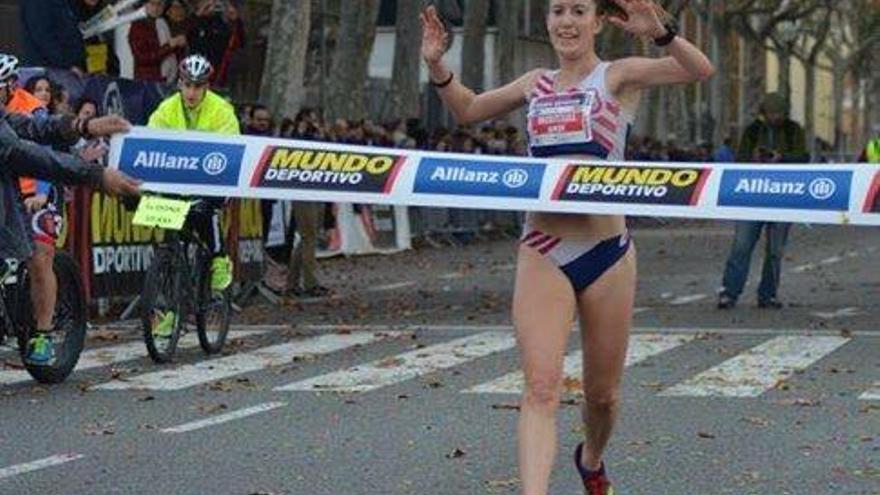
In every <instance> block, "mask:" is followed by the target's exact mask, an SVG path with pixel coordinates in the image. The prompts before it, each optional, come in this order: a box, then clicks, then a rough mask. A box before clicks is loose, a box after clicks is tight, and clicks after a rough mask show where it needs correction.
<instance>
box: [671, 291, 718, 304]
mask: <svg viewBox="0 0 880 495" xmlns="http://www.w3.org/2000/svg"><path fill="white" fill-rule="evenodd" d="M707 297H709V296H707V295H706V294H691V295H689V296H681V297H676V298H675V299H673V300H672V301H669V304H670V305H672V306H684V305H685V304H690V303H693V302H697V301H702V300H703V299H706V298H707Z"/></svg>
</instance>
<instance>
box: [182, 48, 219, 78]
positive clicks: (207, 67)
mask: <svg viewBox="0 0 880 495" xmlns="http://www.w3.org/2000/svg"><path fill="white" fill-rule="evenodd" d="M178 72H179V73H180V78H181V79H182V80H184V81H186V82H190V83H195V84H204V83H207V82H208V81H210V80H211V76H212V75H214V66H212V65H211V62H209V61H208V59H207V58H205V57H203V56H201V55H190V56H188V57H186V58H185V59H183V61H182V62H180V68H179V71H178Z"/></svg>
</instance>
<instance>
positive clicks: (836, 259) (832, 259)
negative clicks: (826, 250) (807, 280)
mask: <svg viewBox="0 0 880 495" xmlns="http://www.w3.org/2000/svg"><path fill="white" fill-rule="evenodd" d="M841 261H843V258H841V257H840V256H832V257H830V258H825V259H824V260H822V261H820V262H819V264H820V265H833V264H835V263H840V262H841Z"/></svg>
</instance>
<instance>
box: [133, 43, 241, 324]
mask: <svg viewBox="0 0 880 495" xmlns="http://www.w3.org/2000/svg"><path fill="white" fill-rule="evenodd" d="M213 73H214V67H213V66H212V65H211V62H209V61H208V59H206V58H205V57H203V56H201V55H190V56H188V57H186V58H185V59H183V61H182V62H181V63H180V67H179V70H178V75H179V82H178V88H179V89H180V91H178V92H177V93H175V94H174V95H173V96H171V97H169V98H168V99H166V100H165V101H163V102H162V103H161V104H160V105H159V107H158V108H157V109H156V111H155V112H153V114H152V115H151V116H150V120H149V122H148V123H147V126H149V127H153V128H158V129H179V130H187V131H203V132H213V133H217V134H239V133H240V132H239V124H238V117H236V115H235V109H234V108H233V106H232V105H231V104H230V103H229V102H227V101H226V100H224V99H223V98H222V97H221V96H219V95H217V94H216V93H214V92H213V91H211V89H210V83H209V80H210V78H211V75H212V74H213ZM201 199H203V200H204V201H205V202H206V203H207V204H208V205H209V207H210V208H208V210H209V212H208V214H201V213H202V212H196V211H193V212H191V213H190V215H191V216H190V221H191V223H192V225H193V227H194V228H195V229H196V231H197V232H198V233H199V235H200V236H202V238H203V239H205V241H206V242H207V243H208V247H209V248H210V249H211V253H212V255H213V256H212V260H211V289H212V290H214V291H216V292H219V291H223V290H225V289H226V288H227V287H229V285H230V284H232V268H233V266H232V261H231V260H230V259H229V255H228V254H227V253H226V246H225V244H226V243H225V242H224V236H223V232H222V230H221V228H220V210H221V209H222V208H223V206H224V204H225V202H226V200H225V199H224V198H201ZM166 316H167V318H163V321H162V322H160V323H159V325H157V328H156V329H154V333H155V334H156V335H159V336H161V335H162V334H163V333H167V334H169V335H170V333H171V329H172V327H173V323H174V315H173V314H169V315H166ZM166 320H167V321H166Z"/></svg>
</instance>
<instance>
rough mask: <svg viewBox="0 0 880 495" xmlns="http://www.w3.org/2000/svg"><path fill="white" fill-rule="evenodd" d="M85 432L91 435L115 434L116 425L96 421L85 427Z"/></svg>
mask: <svg viewBox="0 0 880 495" xmlns="http://www.w3.org/2000/svg"><path fill="white" fill-rule="evenodd" d="M85 434H86V435H89V436H102V435H115V434H116V425H114V424H113V423H108V424H104V425H102V424H100V423H96V424H94V425H92V426H90V427H88V428H86V429H85Z"/></svg>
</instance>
